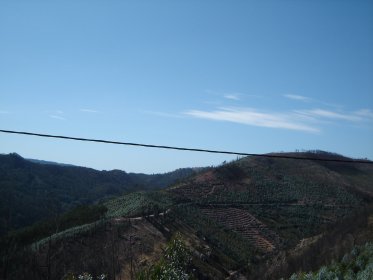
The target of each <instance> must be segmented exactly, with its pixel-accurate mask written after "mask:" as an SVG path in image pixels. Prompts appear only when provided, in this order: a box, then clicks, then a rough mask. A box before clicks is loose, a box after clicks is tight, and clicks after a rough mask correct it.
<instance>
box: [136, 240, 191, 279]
mask: <svg viewBox="0 0 373 280" xmlns="http://www.w3.org/2000/svg"><path fill="white" fill-rule="evenodd" d="M191 260H192V258H191V253H190V251H189V250H188V248H187V247H186V245H185V243H184V242H183V240H182V237H181V235H180V234H179V233H176V234H175V236H174V237H173V238H172V239H171V240H170V242H169V243H168V244H167V246H166V248H165V251H164V254H163V257H162V258H161V259H160V260H159V261H158V262H157V263H155V264H154V265H152V266H151V267H150V268H148V269H144V270H143V271H141V272H140V273H139V274H138V275H137V279H138V280H169V279H180V280H187V279H191V276H190V273H189V272H188V271H187V270H188V266H189V264H190V262H191Z"/></svg>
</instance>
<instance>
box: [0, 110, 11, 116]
mask: <svg viewBox="0 0 373 280" xmlns="http://www.w3.org/2000/svg"><path fill="white" fill-rule="evenodd" d="M0 114H2V115H6V114H9V111H5V110H0Z"/></svg>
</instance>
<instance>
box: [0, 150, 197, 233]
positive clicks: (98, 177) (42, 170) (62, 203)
mask: <svg viewBox="0 0 373 280" xmlns="http://www.w3.org/2000/svg"><path fill="white" fill-rule="evenodd" d="M195 173H196V171H195V170H194V169H191V168H186V169H178V170H176V171H174V172H169V173H165V174H155V175H146V174H133V173H126V172H124V171H119V170H112V171H97V170H94V169H90V168H84V167H78V166H66V165H58V164H40V163H35V162H31V161H29V160H26V159H24V158H22V157H21V156H19V155H17V154H10V155H0V236H2V235H4V234H6V233H7V232H9V231H11V230H16V229H19V228H22V227H25V226H30V225H32V224H33V223H35V222H38V221H43V220H45V219H48V218H53V217H55V216H56V215H60V214H62V213H64V212H66V211H68V210H70V209H72V208H74V207H77V206H79V205H87V204H93V203H97V202H101V201H104V200H108V199H109V198H113V197H116V196H118V195H122V194H123V193H128V192H132V191H140V190H155V189H161V188H165V187H167V186H169V185H170V184H172V183H174V182H176V181H179V180H181V179H183V178H186V177H189V176H191V175H192V174H195Z"/></svg>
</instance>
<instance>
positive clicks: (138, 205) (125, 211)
mask: <svg viewBox="0 0 373 280" xmlns="http://www.w3.org/2000/svg"><path fill="white" fill-rule="evenodd" d="M172 204H173V201H172V198H171V196H170V194H168V193H166V192H161V191H159V192H133V193H129V194H127V195H124V196H121V197H118V198H116V199H113V200H110V201H108V202H106V203H105V206H106V207H107V208H108V212H107V216H108V217H110V218H112V217H121V216H127V217H131V216H132V217H133V216H140V215H146V214H153V213H159V212H163V211H166V210H167V209H168V208H169V207H170V206H171V205H172Z"/></svg>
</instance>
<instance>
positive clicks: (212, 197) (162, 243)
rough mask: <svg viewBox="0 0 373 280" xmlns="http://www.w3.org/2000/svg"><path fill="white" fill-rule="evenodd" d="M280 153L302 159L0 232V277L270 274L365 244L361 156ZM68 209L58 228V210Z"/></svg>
mask: <svg viewBox="0 0 373 280" xmlns="http://www.w3.org/2000/svg"><path fill="white" fill-rule="evenodd" d="M283 155H285V156H291V157H307V158H309V159H308V160H297V159H280V158H256V157H246V158H241V159H239V160H236V161H233V162H230V163H227V164H223V165H221V166H219V167H216V168H212V169H211V168H210V169H205V170H201V172H200V173H197V174H194V175H193V176H189V177H186V178H184V179H182V180H178V181H177V182H175V183H174V184H173V185H171V186H170V187H168V188H165V189H162V190H158V191H142V192H132V193H127V194H125V195H123V196H119V197H116V198H114V199H111V200H107V201H105V203H103V204H102V205H100V206H96V207H98V208H91V209H85V210H84V209H80V210H79V209H78V210H77V211H76V212H72V213H70V214H69V213H67V214H66V216H62V217H61V219H60V221H61V225H64V226H61V229H60V232H59V233H57V234H53V231H44V237H43V238H42V237H41V236H42V235H39V239H38V241H37V239H32V241H31V242H30V241H28V244H29V245H28V246H27V242H24V243H23V244H20V241H21V240H25V237H28V236H30V235H29V234H28V233H30V232H31V233H32V234H31V235H33V234H34V233H35V232H39V229H40V226H39V227H37V226H36V227H35V228H33V229H32V230H33V231H28V232H25V231H20V232H18V233H15V234H14V235H12V236H8V237H7V238H4V239H3V243H2V244H5V245H3V246H4V248H8V249H7V251H5V253H3V255H2V257H3V260H4V262H3V267H2V273H3V275H6V277H7V278H6V277H3V278H4V279H44V278H46V279H48V278H49V279H68V278H66V277H67V275H70V276H71V275H75V276H76V275H79V274H82V273H84V272H87V273H89V274H91V275H93V276H96V275H101V274H102V273H104V274H105V275H106V276H107V277H108V279H131V278H132V279H136V277H137V278H138V279H144V277H146V275H148V276H149V275H158V276H159V275H161V274H162V273H166V274H165V275H168V274H167V273H168V272H167V271H170V269H171V270H172V269H176V270H175V271H174V272H175V273H179V274H177V275H184V276H185V277H186V278H185V279H187V278H188V277H189V278H190V279H193V277H194V278H195V279H279V278H280V277H284V278H289V277H290V276H291V275H292V274H293V273H296V272H300V271H317V270H318V269H319V268H320V267H321V266H323V265H330V264H331V263H332V261H333V260H336V261H338V260H340V259H341V258H342V257H343V256H344V255H345V254H346V253H348V252H350V251H351V250H352V249H353V247H354V246H355V245H363V244H365V243H366V242H372V241H373V204H372V202H373V165H372V164H370V162H367V163H346V162H332V161H331V162H324V161H320V159H322V158H326V159H335V160H349V159H348V158H345V157H342V156H340V155H335V154H331V153H326V152H320V151H315V152H308V153H292V154H283ZM77 216H78V217H79V216H80V217H81V219H75V221H76V222H75V223H74V224H71V226H72V227H71V228H68V227H69V225H68V223H67V221H68V220H69V219H68V218H67V217H77ZM51 223H52V221H51ZM52 224H53V223H52ZM50 228H53V225H50ZM175 236H177V240H179V241H180V242H179V241H178V242H179V243H178V244H181V245H180V246H181V247H182V248H185V250H184V249H183V252H188V262H187V264H186V265H185V266H182V267H180V266H177V265H176V266H174V265H173V264H172V262H170V257H169V255H167V254H166V253H163V252H164V251H163V250H166V251H167V250H168V249H167V248H168V247H167V246H170V245H166V244H167V242H168V241H169V240H175V239H173V237H175ZM30 240H31V239H30ZM172 242H173V241H172ZM172 242H171V243H172ZM169 244H170V243H169ZM17 246H18V247H19V248H23V249H22V250H21V251H19V250H16V249H14V248H17ZM166 251H165V252H166ZM97 252H99V253H97ZM183 254H184V253H183ZM183 258H184V257H183ZM175 259H176V260H177V259H179V256H178V255H176V256H175ZM21 264H22V265H21ZM368 265H369V264H366V263H364V269H365V268H366V267H367V266H368ZM21 267H22V269H21ZM354 273H355V274H356V275H357V274H358V273H359V272H358V271H354ZM364 273H365V272H364ZM30 275H32V276H30ZM70 276H69V277H70ZM158 276H157V277H158ZM184 276H183V277H184ZM64 277H65V278H64ZM141 277H142V278H141ZM293 277H295V276H293ZM152 279H158V278H152Z"/></svg>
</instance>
